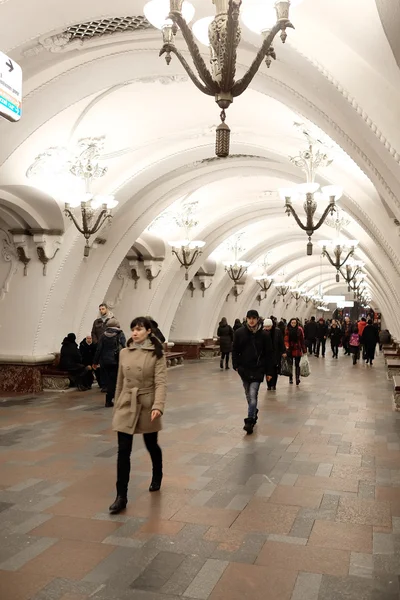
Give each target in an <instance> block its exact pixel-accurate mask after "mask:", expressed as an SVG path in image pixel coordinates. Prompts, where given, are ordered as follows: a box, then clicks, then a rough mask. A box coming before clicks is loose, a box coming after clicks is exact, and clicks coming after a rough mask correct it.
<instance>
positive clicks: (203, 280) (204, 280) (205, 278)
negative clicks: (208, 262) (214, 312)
mask: <svg viewBox="0 0 400 600" xmlns="http://www.w3.org/2000/svg"><path fill="white" fill-rule="evenodd" d="M213 277H214V276H213V275H199V281H200V291H201V293H202V296H203V298H204V294H205V293H206V291H207V290H208V289H210V287H211V286H212V283H213V282H212V278H213Z"/></svg>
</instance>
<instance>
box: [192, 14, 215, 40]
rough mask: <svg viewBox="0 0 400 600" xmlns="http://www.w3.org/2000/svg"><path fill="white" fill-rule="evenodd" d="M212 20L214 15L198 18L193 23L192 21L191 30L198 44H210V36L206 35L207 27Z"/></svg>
mask: <svg viewBox="0 0 400 600" xmlns="http://www.w3.org/2000/svg"><path fill="white" fill-rule="evenodd" d="M213 20H214V17H204V19H199V20H198V21H196V22H195V23H193V26H192V31H193V33H194V35H195V36H196V38H197V39H198V41H199V42H200V44H203V45H204V46H209V45H210V38H209V35H208V28H209V26H210V23H211V22H212V21H213Z"/></svg>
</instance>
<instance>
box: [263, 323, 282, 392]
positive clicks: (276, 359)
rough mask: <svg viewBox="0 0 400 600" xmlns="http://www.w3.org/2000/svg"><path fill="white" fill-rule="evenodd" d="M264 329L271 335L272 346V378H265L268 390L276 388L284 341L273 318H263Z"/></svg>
mask: <svg viewBox="0 0 400 600" xmlns="http://www.w3.org/2000/svg"><path fill="white" fill-rule="evenodd" d="M264 331H266V332H267V333H268V335H269V336H270V337H271V341H272V348H273V375H272V379H270V380H269V381H268V380H267V388H268V389H269V390H273V391H275V390H276V384H277V382H278V375H279V374H280V370H281V360H282V356H286V348H285V343H284V341H283V335H282V332H281V330H280V329H279V327H277V324H276V320H275V319H264Z"/></svg>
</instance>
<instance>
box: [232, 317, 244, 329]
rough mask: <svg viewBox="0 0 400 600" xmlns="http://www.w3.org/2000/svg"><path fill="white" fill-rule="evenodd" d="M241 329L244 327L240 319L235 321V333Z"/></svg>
mask: <svg viewBox="0 0 400 600" xmlns="http://www.w3.org/2000/svg"><path fill="white" fill-rule="evenodd" d="M240 327H242V322H241V320H240V319H235V324H234V326H233V331H236V330H237V329H240Z"/></svg>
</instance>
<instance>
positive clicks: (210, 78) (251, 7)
mask: <svg viewBox="0 0 400 600" xmlns="http://www.w3.org/2000/svg"><path fill="white" fill-rule="evenodd" d="M300 1H301V0H292V2H291V1H290V0H276V1H275V2H274V1H273V0H269V2H260V1H259V0H246V1H245V2H243V6H242V0H212V3H213V4H215V12H216V14H215V18H213V17H206V18H205V19H200V21H197V22H196V23H195V24H194V25H193V28H192V29H191V28H190V27H189V23H190V21H191V20H192V19H193V17H194V12H195V11H194V7H193V6H192V5H191V4H190V2H187V1H186V0H185V1H183V0H169V2H168V0H150V2H147V4H146V5H145V7H144V14H145V16H146V18H147V20H148V21H149V22H150V23H151V24H152V25H154V26H155V27H157V28H158V29H161V30H162V34H163V46H162V48H161V51H160V56H162V55H163V54H165V60H166V62H167V64H168V65H169V64H170V62H171V54H175V55H176V56H177V58H178V60H179V61H180V63H181V64H182V66H183V68H184V69H185V71H186V73H187V74H188V75H189V77H190V79H191V80H192V81H193V83H194V84H195V86H196V87H197V88H198V89H199V90H200V91H201V92H203V94H206V95H208V96H214V98H215V101H216V103H217V104H218V106H219V108H220V109H221V115H220V116H221V124H220V125H219V126H218V127H217V138H216V147H215V153H216V155H217V156H219V157H222V158H224V157H226V156H228V155H229V142H230V129H229V127H228V125H227V124H226V123H225V118H226V115H225V111H226V109H227V108H229V106H230V105H231V104H232V102H233V99H234V98H235V97H236V96H240V95H241V94H242V93H243V92H244V91H245V90H246V89H247V88H248V86H249V85H250V83H251V82H252V80H253V78H254V76H255V75H256V73H257V71H258V70H259V68H260V66H261V63H262V61H263V60H264V58H265V59H266V64H267V67H269V66H270V65H271V62H272V59H276V54H275V50H274V48H273V46H272V43H273V41H274V39H275V37H276V35H277V34H278V33H279V32H281V40H282V42H285V41H286V38H287V33H286V29H287V28H290V27H291V28H293V25H292V24H291V22H290V20H289V7H290V4H298V3H299V2H300ZM274 9H275V10H274ZM168 13H169V14H168ZM240 16H241V17H242V20H243V21H244V23H245V25H247V27H248V28H250V29H251V30H252V31H255V32H256V33H260V34H262V35H263V38H264V39H263V43H262V45H261V48H260V50H259V51H258V53H257V55H256V57H255V58H254V60H253V63H252V65H251V66H250V68H249V70H248V71H247V73H246V74H245V75H244V76H243V77H242V78H241V79H236V77H235V76H236V63H237V50H238V46H239V44H240V41H241V29H240V24H239V17H240ZM179 29H180V30H181V32H182V35H183V37H184V39H185V42H186V45H187V47H188V50H189V52H190V55H191V58H192V61H193V64H194V67H195V69H194V70H193V69H192V67H191V66H190V65H189V64H188V63H187V61H186V59H185V58H184V57H183V55H182V54H181V52H180V51H179V50H178V48H177V47H176V45H175V38H176V34H177V32H178V30H179ZM195 37H197V39H198V40H199V41H200V42H201V43H202V44H204V45H206V46H208V47H209V49H210V65H211V68H210V69H208V68H207V66H206V63H205V61H204V59H203V57H202V55H201V53H200V49H199V47H198V45H197V43H196V41H195ZM196 72H197V73H196Z"/></svg>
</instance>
